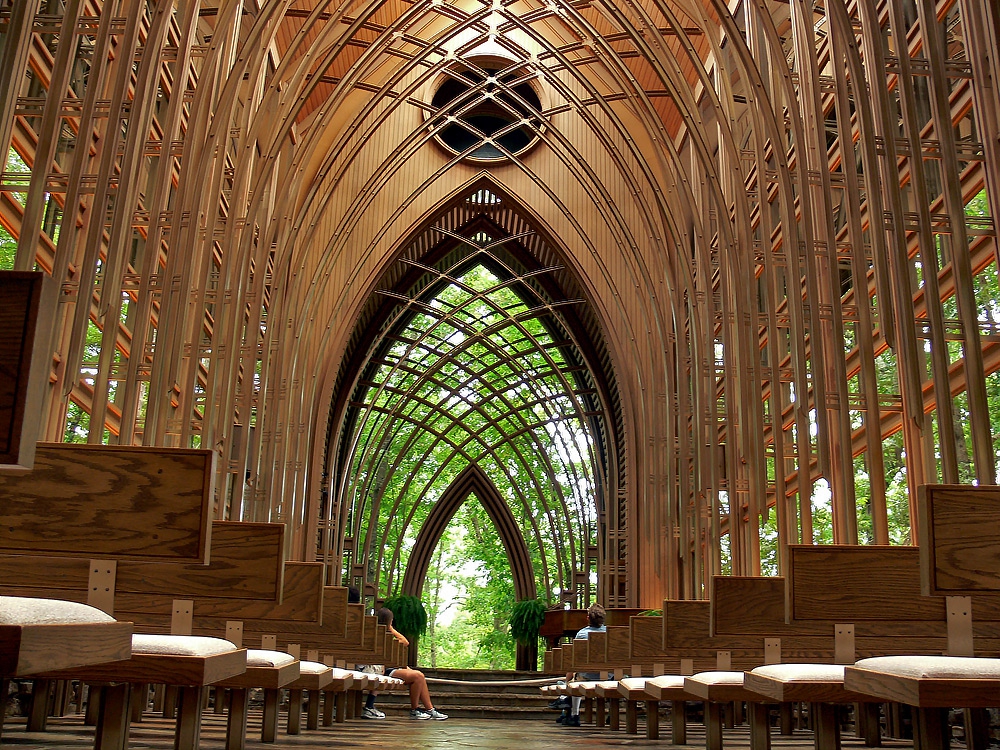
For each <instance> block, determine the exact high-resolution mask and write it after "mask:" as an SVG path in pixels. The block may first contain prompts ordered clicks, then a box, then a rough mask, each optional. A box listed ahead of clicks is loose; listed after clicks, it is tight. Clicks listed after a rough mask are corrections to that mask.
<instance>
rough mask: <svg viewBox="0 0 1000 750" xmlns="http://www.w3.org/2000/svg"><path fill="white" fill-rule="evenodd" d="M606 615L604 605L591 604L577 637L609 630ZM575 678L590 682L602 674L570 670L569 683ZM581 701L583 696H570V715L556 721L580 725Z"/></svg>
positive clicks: (575, 725) (569, 725) (566, 724)
mask: <svg viewBox="0 0 1000 750" xmlns="http://www.w3.org/2000/svg"><path fill="white" fill-rule="evenodd" d="M606 616H607V613H606V612H605V611H604V607H602V606H601V605H600V604H597V603H594V604H591V605H590V608H589V609H588V610H587V627H585V628H580V630H579V632H577V634H576V637H577V638H584V639H586V638H589V637H590V634H591V633H603V632H605V631H606V630H607V627H606V626H605V624H604V619H605V617H606ZM574 679H576V680H578V681H582V682H590V681H593V680H599V679H601V675H599V674H598V673H597V672H579V673H577V674H575V675H574V673H573V672H570V673H568V674H567V675H566V682H567V683H568V682H571V681H572V680H574ZM581 703H583V698H582V697H580V696H578V695H574V696H572V697H571V698H570V710H569V714H568V715H566V714H564V715H563V716H560V717H559V719H561V720H562V721H559V719H557V720H556V721H558V722H559V723H560V724H562V725H563V726H564V727H578V726H580V704H581Z"/></svg>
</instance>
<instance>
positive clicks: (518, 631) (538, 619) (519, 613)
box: [510, 599, 545, 646]
mask: <svg viewBox="0 0 1000 750" xmlns="http://www.w3.org/2000/svg"><path fill="white" fill-rule="evenodd" d="M544 621H545V605H544V604H543V603H542V601H541V599H522V600H521V601H519V602H515V603H514V609H513V611H512V612H511V614H510V634H511V635H512V636H514V640H516V641H517V642H518V643H520V644H521V645H522V646H527V645H529V644H531V643H534V642H535V641H536V640H537V638H538V629H539V628H540V627H542V622H544Z"/></svg>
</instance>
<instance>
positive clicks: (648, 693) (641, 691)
mask: <svg viewBox="0 0 1000 750" xmlns="http://www.w3.org/2000/svg"><path fill="white" fill-rule="evenodd" d="M618 691H619V692H620V693H621V695H622V696H623V697H624V698H625V699H626V700H627V701H628V702H629V703H628V705H627V706H626V710H625V720H626V725H628V723H629V722H630V721H631V719H629V712H630V710H631V707H632V706H633V705H634V703H635V701H640V700H641V701H645V702H646V738H647V739H652V740H655V739H659V733H660V727H659V713H658V711H659V703H660V702H662V701H669V702H670V718H671V738H670V739H671V743H672V744H674V745H684V744H686V743H687V717H686V714H685V705H684V704H685V701H693V700H699V699H698V698H697V697H695V696H694V695H692V694H691V693H689V692H688V691H687V690H685V689H684V678H683V677H682V676H681V675H676V674H668V675H660V676H659V677H629V678H626V679H624V680H620V681H619V682H618ZM654 713H655V716H654V715H653V714H654ZM651 717H652V718H651Z"/></svg>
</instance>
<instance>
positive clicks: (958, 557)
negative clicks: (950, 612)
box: [917, 484, 1000, 596]
mask: <svg viewBox="0 0 1000 750" xmlns="http://www.w3.org/2000/svg"><path fill="white" fill-rule="evenodd" d="M917 512H918V518H919V527H918V528H919V533H920V569H921V572H922V579H921V583H922V587H923V588H922V590H923V593H924V594H926V595H928V596H930V595H937V596H948V595H966V594H972V593H982V592H991V591H998V592H1000V575H998V573H1000V487H995V486H981V487H973V486H970V485H955V484H941V485H922V486H920V487H919V488H918V492H917Z"/></svg>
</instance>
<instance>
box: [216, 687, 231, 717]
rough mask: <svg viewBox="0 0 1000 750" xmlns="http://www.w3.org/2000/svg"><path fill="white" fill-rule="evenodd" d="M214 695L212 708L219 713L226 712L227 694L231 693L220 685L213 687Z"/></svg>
mask: <svg viewBox="0 0 1000 750" xmlns="http://www.w3.org/2000/svg"><path fill="white" fill-rule="evenodd" d="M212 695H213V703H212V710H213V711H214V712H215V713H217V714H224V713H226V696H228V695H229V693H228V692H227V691H226V689H225V688H220V687H217V688H212Z"/></svg>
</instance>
